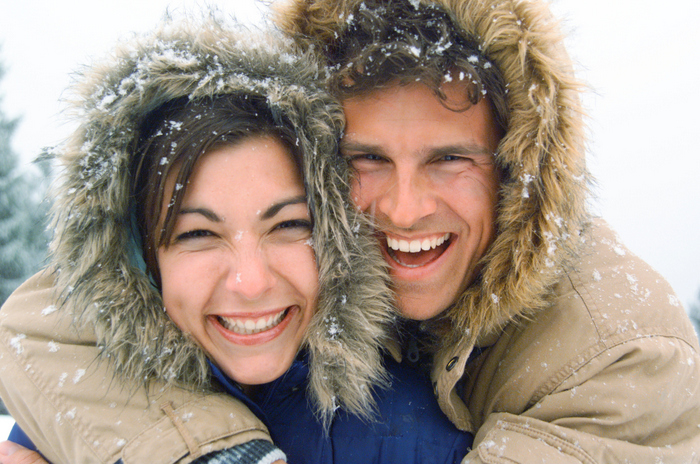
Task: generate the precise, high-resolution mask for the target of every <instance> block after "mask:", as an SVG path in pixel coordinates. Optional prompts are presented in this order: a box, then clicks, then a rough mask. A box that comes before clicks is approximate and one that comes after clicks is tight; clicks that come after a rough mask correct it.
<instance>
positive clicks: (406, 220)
mask: <svg viewBox="0 0 700 464" xmlns="http://www.w3.org/2000/svg"><path fill="white" fill-rule="evenodd" d="M377 208H378V210H379V211H380V212H381V213H382V214H383V215H385V216H386V217H388V218H389V220H390V221H391V222H392V225H394V226H396V227H400V228H404V229H408V228H411V227H413V226H414V225H416V223H418V222H419V221H420V220H421V219H422V218H424V217H426V216H429V215H431V214H433V213H435V211H436V210H437V201H436V198H435V195H434V192H433V191H432V189H431V188H430V185H429V180H428V179H426V178H424V176H422V175H421V174H420V173H415V172H414V173H399V174H396V175H395V176H394V179H392V182H391V184H390V185H389V187H388V189H387V190H386V192H384V194H383V195H381V196H380V199H379V201H378V203H377Z"/></svg>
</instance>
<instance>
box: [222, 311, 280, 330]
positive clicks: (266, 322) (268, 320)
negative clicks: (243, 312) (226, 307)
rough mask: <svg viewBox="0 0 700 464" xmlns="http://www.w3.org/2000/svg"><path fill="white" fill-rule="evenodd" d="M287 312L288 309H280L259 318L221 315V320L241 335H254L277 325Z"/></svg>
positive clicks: (224, 324)
mask: <svg viewBox="0 0 700 464" xmlns="http://www.w3.org/2000/svg"><path fill="white" fill-rule="evenodd" d="M285 314H287V311H280V312H279V313H277V314H275V315H272V316H269V317H261V318H258V319H234V318H231V317H222V316H219V322H221V325H223V326H224V327H225V328H227V329H228V330H230V331H231V332H236V333H237V334H241V335H252V334H256V333H259V332H264V331H266V330H270V329H271V328H273V327H275V326H276V325H277V324H279V323H280V322H281V321H282V319H283V318H284V315H285Z"/></svg>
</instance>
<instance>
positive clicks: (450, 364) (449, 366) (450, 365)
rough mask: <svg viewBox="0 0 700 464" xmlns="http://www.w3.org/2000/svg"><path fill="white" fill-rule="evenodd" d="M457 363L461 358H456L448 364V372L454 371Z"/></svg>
mask: <svg viewBox="0 0 700 464" xmlns="http://www.w3.org/2000/svg"><path fill="white" fill-rule="evenodd" d="M457 361H459V356H455V357H454V358H452V359H450V360H449V361H448V362H447V372H450V371H451V370H452V369H454V367H455V366H456V365H457Z"/></svg>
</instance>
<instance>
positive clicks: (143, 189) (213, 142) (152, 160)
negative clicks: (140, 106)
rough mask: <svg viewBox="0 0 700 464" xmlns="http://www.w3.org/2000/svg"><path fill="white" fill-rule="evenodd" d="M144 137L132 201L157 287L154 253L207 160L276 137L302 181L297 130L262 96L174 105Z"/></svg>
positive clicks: (156, 115) (161, 111)
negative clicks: (225, 149) (169, 183)
mask: <svg viewBox="0 0 700 464" xmlns="http://www.w3.org/2000/svg"><path fill="white" fill-rule="evenodd" d="M141 134H142V136H141V138H140V140H139V146H138V147H137V150H138V151H139V152H140V153H141V155H140V156H136V157H135V158H134V166H133V167H132V179H133V180H134V184H133V191H132V202H133V205H134V210H135V214H136V223H137V226H138V229H139V234H140V238H141V243H142V248H143V257H144V260H145V262H146V269H147V271H148V272H149V273H150V275H151V277H152V278H153V280H154V283H155V284H156V285H157V286H158V287H159V288H160V272H159V269H158V262H157V258H156V251H157V249H158V248H159V247H161V246H164V245H167V244H168V243H169V242H170V240H171V238H172V233H173V228H174V226H175V220H176V218H177V214H178V212H179V210H180V205H181V204H182V200H183V198H184V196H185V193H186V192H187V185H188V180H189V179H190V177H191V175H192V173H193V171H194V169H195V166H196V164H197V161H198V160H199V159H200V158H201V157H202V156H203V155H205V154H206V153H209V152H211V151H212V150H215V149H217V148H220V147H221V146H222V145H236V144H239V143H241V142H242V141H244V140H247V139H250V138H251V137H266V136H270V137H275V138H277V139H279V140H280V141H281V142H282V144H283V145H284V146H285V147H286V148H287V149H288V150H289V152H290V153H291V155H292V158H293V159H294V161H295V165H296V166H297V168H298V170H299V174H300V176H302V168H301V166H302V161H301V153H300V152H299V149H298V148H297V146H296V143H295V141H296V135H295V133H294V129H293V127H292V125H291V123H289V122H288V121H283V120H280V118H279V117H277V116H276V115H275V114H273V111H272V109H271V108H270V107H269V105H268V104H267V102H266V100H265V98H264V97H255V96H251V95H219V96H214V97H212V98H200V99H196V100H190V99H189V98H180V99H177V100H173V101H170V102H168V103H166V104H164V105H162V106H161V107H160V108H158V109H157V110H155V111H154V112H152V113H151V114H150V115H149V116H148V117H147V118H146V120H145V121H144V123H143V124H142V129H141ZM174 169H176V170H177V177H176V181H175V184H174V187H173V190H172V191H171V192H166V191H165V189H166V179H167V178H168V176H169V175H170V173H171V172H172V171H173V170H174ZM164 201H168V210H167V213H166V215H165V218H164V219H163V222H162V227H160V230H158V224H159V221H160V219H161V218H160V214H161V209H162V205H163V202H164Z"/></svg>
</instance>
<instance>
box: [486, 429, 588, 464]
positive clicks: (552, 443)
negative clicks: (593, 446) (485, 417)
mask: <svg viewBox="0 0 700 464" xmlns="http://www.w3.org/2000/svg"><path fill="white" fill-rule="evenodd" d="M498 429H500V430H503V431H507V432H515V433H518V434H520V435H524V436H526V437H528V438H532V439H535V440H538V441H540V442H542V443H544V444H546V445H547V446H549V447H551V448H554V449H556V450H557V451H559V452H560V453H562V454H567V455H569V456H571V457H573V458H576V459H578V460H579V461H581V462H582V463H586V464H596V462H595V460H594V459H593V458H592V457H591V456H590V455H589V454H588V453H586V451H584V450H583V449H581V448H579V447H577V446H576V445H574V444H573V443H571V442H568V441H566V440H563V439H561V438H559V437H558V436H556V435H553V434H551V433H548V432H545V431H543V430H539V429H534V428H532V427H525V426H523V425H520V424H515V423H512V422H506V421H503V420H499V421H497V422H496V426H495V427H494V428H493V429H491V431H490V432H489V433H488V435H487V437H486V439H491V440H492V441H494V442H495V440H493V438H495V437H493V435H495V434H496V433H497V432H498ZM484 441H486V440H484ZM492 448H494V447H492V446H490V447H485V446H483V445H480V446H479V452H480V454H482V450H483V453H488V454H490V455H491V456H498V455H496V454H494V453H493V452H491V451H490V450H491V449H492ZM498 457H499V458H501V459H502V460H504V462H505V460H507V462H513V463H515V461H512V460H510V459H508V458H506V457H503V456H498Z"/></svg>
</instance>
